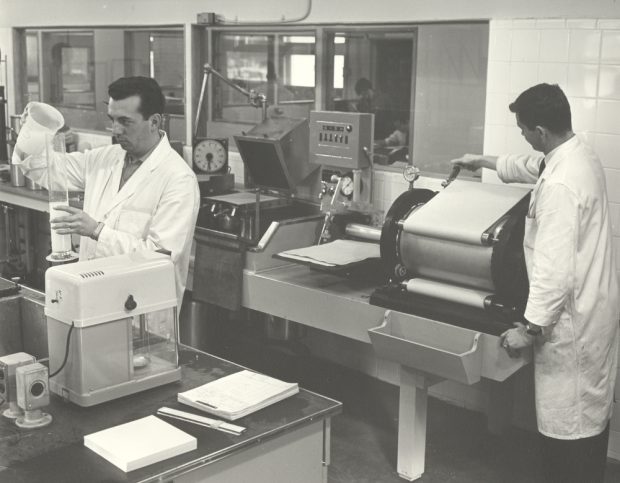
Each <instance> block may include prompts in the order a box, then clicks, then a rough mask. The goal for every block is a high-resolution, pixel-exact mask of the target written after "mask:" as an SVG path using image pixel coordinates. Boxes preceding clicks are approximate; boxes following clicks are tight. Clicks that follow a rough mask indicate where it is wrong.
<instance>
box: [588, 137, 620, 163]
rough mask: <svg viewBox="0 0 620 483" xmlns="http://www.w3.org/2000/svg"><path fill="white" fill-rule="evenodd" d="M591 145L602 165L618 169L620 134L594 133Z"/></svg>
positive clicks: (619, 161)
mask: <svg viewBox="0 0 620 483" xmlns="http://www.w3.org/2000/svg"><path fill="white" fill-rule="evenodd" d="M593 146H594V149H595V151H596V154H598V156H599V158H601V163H603V166H604V167H606V168H614V169H620V135H618V134H601V133H596V134H595V135H594V144H593Z"/></svg>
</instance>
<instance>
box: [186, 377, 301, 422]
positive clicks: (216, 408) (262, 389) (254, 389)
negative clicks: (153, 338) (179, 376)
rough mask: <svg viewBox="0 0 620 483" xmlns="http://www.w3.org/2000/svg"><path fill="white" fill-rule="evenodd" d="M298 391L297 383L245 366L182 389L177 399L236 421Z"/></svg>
mask: <svg viewBox="0 0 620 483" xmlns="http://www.w3.org/2000/svg"><path fill="white" fill-rule="evenodd" d="M298 392H299V386H298V385H297V383H289V382H284V381H280V380H278V379H274V378H273V377H269V376H265V375H263V374H257V373H256V372H252V371H248V370H243V371H240V372H236V373H235V374H231V375H230V376H225V377H221V378H220V379H217V380H215V381H212V382H209V383H207V384H203V385H202V386H199V387H196V388H194V389H190V390H189V391H185V392H180V393H179V394H178V396H177V399H178V401H179V402H180V403H183V404H187V405H189V406H192V407H194V408H196V409H201V410H203V411H206V412H208V413H211V414H215V415H216V416H220V417H222V418H224V419H228V420H230V421H233V420H235V419H238V418H242V417H243V416H247V415H248V414H251V413H253V412H254V411H258V410H259V409H262V408H264V407H267V406H269V405H270V404H273V403H275V402H278V401H281V400H282V399H285V398H287V397H289V396H292V395H293V394H297V393H298Z"/></svg>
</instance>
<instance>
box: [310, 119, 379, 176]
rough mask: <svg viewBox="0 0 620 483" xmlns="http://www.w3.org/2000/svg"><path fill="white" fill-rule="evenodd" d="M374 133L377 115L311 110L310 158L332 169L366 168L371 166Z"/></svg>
mask: <svg viewBox="0 0 620 483" xmlns="http://www.w3.org/2000/svg"><path fill="white" fill-rule="evenodd" d="M373 134H374V114H369V113H362V112H335V111H312V112H311V113H310V160H311V161H312V162H313V163H316V164H320V165H323V166H328V167H332V168H342V169H348V170H351V169H362V168H367V167H369V165H370V161H369V159H368V156H372V153H371V151H372V145H373ZM364 149H366V150H367V152H364Z"/></svg>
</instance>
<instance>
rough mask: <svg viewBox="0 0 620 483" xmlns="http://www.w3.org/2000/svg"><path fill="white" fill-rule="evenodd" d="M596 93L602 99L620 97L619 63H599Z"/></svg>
mask: <svg viewBox="0 0 620 483" xmlns="http://www.w3.org/2000/svg"><path fill="white" fill-rule="evenodd" d="M598 95H599V97H601V98H603V99H620V65H601V67H600V72H599V82H598Z"/></svg>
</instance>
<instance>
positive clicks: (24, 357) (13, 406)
mask: <svg viewBox="0 0 620 483" xmlns="http://www.w3.org/2000/svg"><path fill="white" fill-rule="evenodd" d="M34 361H35V358H34V356H31V355H30V354H26V353H25V352H16V353H15V354H9V355H7V356H3V357H0V397H1V398H2V399H4V400H5V401H6V402H8V403H9V407H8V408H7V409H5V410H4V411H3V413H2V415H3V416H4V417H5V418H9V419H15V418H17V417H19V416H21V415H22V411H21V410H20V409H19V406H18V405H17V388H16V378H15V375H16V373H17V368H18V367H20V366H23V365H26V364H32V363H33V362H34Z"/></svg>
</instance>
